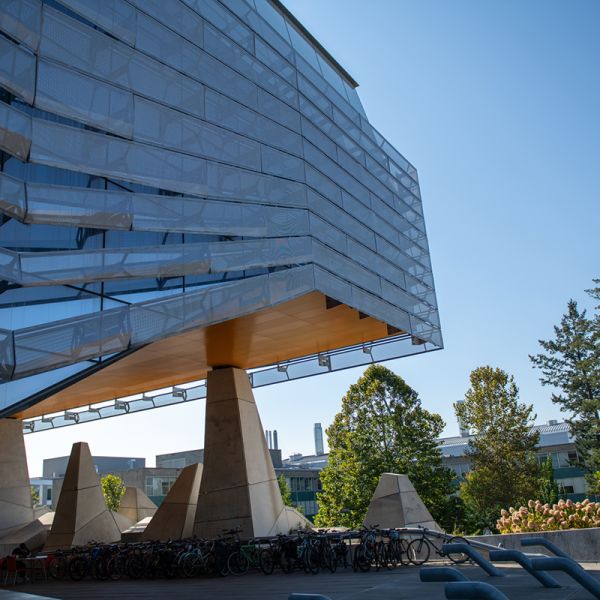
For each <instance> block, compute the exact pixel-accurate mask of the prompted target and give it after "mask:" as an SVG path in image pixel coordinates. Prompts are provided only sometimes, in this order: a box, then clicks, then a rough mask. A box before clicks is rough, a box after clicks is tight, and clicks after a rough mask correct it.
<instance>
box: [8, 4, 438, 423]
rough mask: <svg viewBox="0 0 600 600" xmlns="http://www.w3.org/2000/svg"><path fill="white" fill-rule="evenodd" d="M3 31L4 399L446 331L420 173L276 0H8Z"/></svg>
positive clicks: (291, 371)
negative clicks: (442, 328) (374, 123)
mask: <svg viewBox="0 0 600 600" xmlns="http://www.w3.org/2000/svg"><path fill="white" fill-rule="evenodd" d="M0 32H1V35H0V100H1V101H0V148H1V150H2V151H1V153H0V280H1V281H0V381H1V382H2V383H1V385H0V416H16V417H18V418H25V419H28V418H33V417H39V416H41V415H44V414H46V415H47V414H48V413H57V412H60V411H69V410H73V409H77V408H78V407H83V406H90V405H92V410H91V411H89V414H88V416H90V415H92V416H93V415H98V414H101V410H100V409H98V408H93V405H94V404H96V403H100V402H103V401H107V400H111V399H114V398H119V397H123V396H132V395H135V394H141V393H143V392H146V391H148V390H153V389H158V388H168V387H170V386H176V385H181V384H185V383H186V382H192V381H198V380H202V379H204V378H205V377H206V375H207V373H208V372H209V371H210V370H211V369H213V368H214V367H216V366H223V365H231V366H235V367H239V368H243V369H247V370H251V378H252V382H253V384H254V386H260V385H266V384H268V383H275V382H278V381H285V380H288V379H293V378H296V377H303V376H308V375H314V374H318V373H323V372H329V371H332V370H337V369H342V368H347V367H351V366H356V365H360V364H366V363H368V362H372V361H377V360H386V359H390V358H396V357H400V356H404V355H407V354H414V353H417V352H424V351H429V350H435V349H439V348H441V347H442V338H441V334H440V328H439V319H438V313H437V305H436V299H435V291H434V286H433V277H432V272H431V262H430V259H429V250H428V244H427V236H426V230H425V222H424V219H423V208H422V203H421V197H420V193H419V184H418V179H417V172H416V170H415V168H414V167H413V166H412V165H411V164H410V163H409V162H408V161H407V160H406V159H405V158H404V157H403V156H402V155H401V154H400V153H399V152H397V151H396V150H395V149H394V148H393V147H392V146H391V145H390V144H389V143H388V142H387V141H386V139H385V138H384V137H383V136H382V135H381V134H380V133H379V132H378V131H376V130H375V129H374V128H373V127H372V126H371V125H370V124H369V121H368V119H367V116H366V114H365V112H364V109H363V107H362V105H361V102H360V100H359V98H358V95H357V92H356V89H355V88H356V85H357V84H356V83H355V82H354V80H353V79H352V78H351V77H350V76H349V75H348V74H347V73H346V71H345V70H344V69H343V68H342V67H340V65H339V64H338V63H337V62H336V61H335V60H334V59H333V58H332V57H331V56H330V55H329V54H328V53H327V52H326V51H325V50H324V49H323V47H322V46H321V45H320V44H319V43H318V42H317V41H316V40H315V39H314V38H313V37H312V36H311V35H310V34H309V33H308V32H307V31H306V30H305V29H304V28H303V27H302V26H301V25H300V24H299V23H298V22H297V21H296V20H295V19H294V18H293V16H292V15H290V14H289V12H288V11H287V10H286V9H285V8H284V7H283V6H282V5H280V4H279V2H276V1H272V0H248V1H245V0H220V1H219V0H181V1H173V2H169V3H168V4H163V2H161V1H160V0H128V1H126V0H106V1H103V2H98V3H94V2H88V1H83V0H58V1H53V2H51V3H50V2H44V1H43V0H19V1H8V2H2V3H0ZM169 393H170V394H171V396H173V394H174V392H169ZM169 393H167V395H168V394H169ZM176 395H177V394H175V396H176ZM113 408H114V407H113ZM75 414H79V413H75ZM67 418H69V417H67ZM90 418H92V417H90ZM40 427H42V428H43V427H44V425H43V423H40Z"/></svg>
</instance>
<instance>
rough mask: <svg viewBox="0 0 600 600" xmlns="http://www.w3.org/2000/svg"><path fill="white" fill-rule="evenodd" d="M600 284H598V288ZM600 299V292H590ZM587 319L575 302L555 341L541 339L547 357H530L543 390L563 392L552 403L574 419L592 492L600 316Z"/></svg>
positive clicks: (599, 398)
mask: <svg viewBox="0 0 600 600" xmlns="http://www.w3.org/2000/svg"><path fill="white" fill-rule="evenodd" d="M599 282H600V280H594V283H599ZM587 292H588V294H589V295H590V296H591V297H592V298H595V299H596V300H600V287H596V288H594V289H591V290H587ZM599 308H600V306H596V307H595V309H596V314H595V315H594V317H593V318H591V319H590V318H588V317H587V314H586V311H585V310H583V311H580V310H579V308H578V306H577V302H575V301H574V300H570V301H569V303H568V305H567V312H566V313H565V314H564V315H563V317H562V319H561V321H560V325H559V326H555V327H554V339H553V340H539V344H540V346H541V347H542V348H543V350H544V352H542V353H540V354H536V355H535V356H530V357H529V358H530V359H531V361H532V363H533V365H534V367H535V368H538V369H540V370H541V371H542V377H541V378H540V381H541V383H542V385H550V386H553V387H555V388H558V390H559V391H560V393H558V394H552V401H553V402H555V403H556V404H559V405H560V408H561V410H562V411H566V412H569V413H571V414H572V415H573V416H572V417H571V418H570V419H567V421H568V422H569V424H570V427H571V433H572V434H573V435H574V437H575V440H576V444H577V454H578V465H579V466H581V467H583V468H584V469H585V471H586V472H587V479H588V484H589V485H590V489H592V488H593V487H594V486H595V483H594V482H595V480H596V479H597V478H596V476H595V473H596V472H598V471H600V313H599V312H598V309H599Z"/></svg>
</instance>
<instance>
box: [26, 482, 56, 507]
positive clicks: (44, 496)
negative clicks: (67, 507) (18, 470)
mask: <svg viewBox="0 0 600 600" xmlns="http://www.w3.org/2000/svg"><path fill="white" fill-rule="evenodd" d="M52 481H53V480H52V479H47V478H45V477H32V478H31V479H30V480H29V485H31V488H32V490H35V491H36V492H37V495H38V497H39V504H40V506H52Z"/></svg>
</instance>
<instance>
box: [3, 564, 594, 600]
mask: <svg viewBox="0 0 600 600" xmlns="http://www.w3.org/2000/svg"><path fill="white" fill-rule="evenodd" d="M459 568H460V570H461V571H463V572H464V573H465V575H466V576H467V577H469V578H470V579H473V580H477V581H485V582H487V583H491V584H493V585H495V586H496V587H498V588H499V589H500V590H501V591H502V592H503V593H504V594H505V595H506V596H507V597H508V598H509V599H510V600H525V599H526V600H542V599H543V600H589V599H591V598H592V595H591V594H589V593H588V592H586V591H585V590H584V589H582V588H581V587H580V586H579V585H577V584H576V583H575V582H574V581H573V580H571V579H569V577H567V576H566V575H564V574H562V573H556V572H553V576H554V577H556V579H558V581H559V582H560V583H561V584H562V585H563V586H564V587H562V588H561V589H544V588H543V587H541V586H540V585H539V584H538V582H537V581H535V580H534V579H533V578H532V577H531V576H530V575H528V574H527V573H525V572H524V571H523V570H522V569H521V568H506V567H505V568H502V571H503V572H504V573H505V574H506V577H487V576H486V575H485V574H484V573H483V572H482V571H481V570H480V569H479V568H477V567H473V566H465V567H459ZM587 570H588V572H590V573H591V574H592V575H593V576H594V577H596V578H597V579H599V580H600V565H598V564H594V565H588V569H587ZM292 592H301V593H318V594H324V595H326V596H329V597H330V598H331V599H332V600H363V599H364V600H392V599H393V600H415V599H420V598H422V599H424V600H425V599H427V600H429V599H431V600H436V599H438V598H439V599H443V598H445V595H444V584H441V583H421V581H420V580H419V567H402V568H398V569H396V570H394V571H380V572H375V571H371V572H369V573H353V572H352V571H351V570H350V569H347V570H346V571H339V572H337V573H335V574H333V575H332V574H329V573H328V574H326V573H319V574H318V575H305V574H304V573H300V572H298V573H294V574H291V575H284V574H282V573H275V574H274V575H271V576H265V575H262V574H258V573H256V574H248V575H245V576H243V577H231V576H230V577H226V578H212V579H187V580H184V579H175V580H164V579H160V580H154V581H149V580H141V581H132V580H123V581H93V580H86V581H83V582H79V583H73V582H71V581H65V582H48V583H37V584H28V585H19V586H17V587H13V588H11V590H10V591H9V590H0V600H27V599H28V597H27V596H25V595H24V594H35V595H38V596H42V597H46V598H60V599H64V600H70V599H73V600H75V599H81V600H100V599H102V600H104V599H106V598H115V599H129V598H131V599H140V600H141V599H142V598H144V599H148V600H150V599H153V598H156V599H161V600H162V599H163V598H165V597H169V598H177V599H178V600H188V599H189V600H192V599H193V600H197V598H222V599H227V600H230V599H231V600H259V599H261V600H267V599H272V600H286V599H287V597H288V595H289V594H291V593H292ZM21 593H23V595H22V594H21ZM29 600H32V599H31V597H29Z"/></svg>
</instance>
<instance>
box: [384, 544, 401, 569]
mask: <svg viewBox="0 0 600 600" xmlns="http://www.w3.org/2000/svg"><path fill="white" fill-rule="evenodd" d="M380 561H381V562H382V563H383V566H384V567H385V568H386V569H388V570H389V571H391V570H392V569H395V568H396V567H397V566H398V561H396V559H395V558H394V551H393V549H392V547H391V545H390V544H383V546H382V548H381V555H380Z"/></svg>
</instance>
